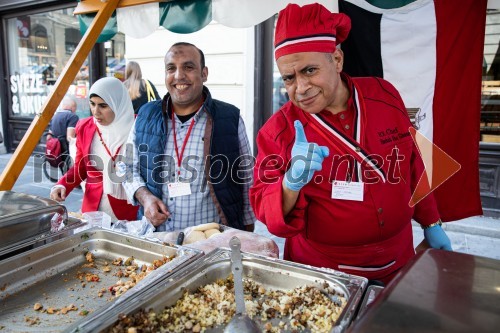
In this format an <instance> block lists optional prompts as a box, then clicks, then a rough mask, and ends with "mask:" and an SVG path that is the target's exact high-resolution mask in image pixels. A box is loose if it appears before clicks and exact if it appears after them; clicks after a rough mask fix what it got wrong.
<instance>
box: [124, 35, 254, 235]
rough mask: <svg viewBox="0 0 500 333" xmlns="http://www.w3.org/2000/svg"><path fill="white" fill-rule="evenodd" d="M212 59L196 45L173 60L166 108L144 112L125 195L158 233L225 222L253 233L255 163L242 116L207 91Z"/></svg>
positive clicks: (184, 47)
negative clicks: (208, 62)
mask: <svg viewBox="0 0 500 333" xmlns="http://www.w3.org/2000/svg"><path fill="white" fill-rule="evenodd" d="M207 77H208V68H207V67H206V66H205V56H204V54H203V52H202V51H201V50H200V49H198V48H197V47H196V46H194V45H192V44H189V43H176V44H174V45H173V46H172V47H171V48H170V49H169V50H168V52H167V54H166V55H165V85H166V87H167V90H168V93H167V94H166V95H165V96H164V98H163V100H159V101H153V102H150V103H147V104H145V105H144V106H142V107H141V108H140V109H139V113H138V116H137V119H136V123H135V126H134V127H133V130H132V132H131V133H130V136H129V140H128V142H129V144H131V146H132V147H133V158H128V159H127V170H132V172H127V176H126V181H125V182H124V187H125V189H126V191H127V196H128V198H129V201H130V202H132V203H134V204H140V205H141V208H140V209H139V216H138V218H139V219H140V218H142V216H146V218H148V220H149V221H150V222H151V223H152V224H153V225H154V226H155V227H156V231H173V230H179V229H184V228H186V227H190V226H194V225H198V224H202V223H208V222H214V221H215V222H218V223H221V224H224V225H228V226H230V227H234V228H238V229H241V230H249V231H253V228H254V221H255V216H254V215H253V212H252V209H251V207H250V202H249V198H248V190H249V188H250V186H251V185H252V183H253V178H252V177H253V175H252V173H253V157H252V154H251V151H250V145H249V142H248V138H247V135H246V131H245V125H244V123H243V119H242V118H241V116H240V111H239V109H238V108H236V107H235V106H233V105H231V104H227V103H224V102H221V101H218V100H215V99H212V96H211V95H210V91H209V90H208V88H207V87H205V86H204V85H203V83H204V82H206V81H207Z"/></svg>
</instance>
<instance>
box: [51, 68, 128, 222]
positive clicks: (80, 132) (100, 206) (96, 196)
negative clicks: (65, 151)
mask: <svg viewBox="0 0 500 333" xmlns="http://www.w3.org/2000/svg"><path fill="white" fill-rule="evenodd" d="M89 96H90V110H91V112H92V115H93V117H89V118H86V119H83V120H80V121H79V122H78V124H77V125H76V148H77V152H76V158H75V163H74V165H73V167H72V168H71V169H69V170H68V172H67V173H66V174H65V175H64V176H63V177H62V178H61V179H60V180H59V182H57V184H56V185H55V186H54V187H53V188H52V190H51V192H50V197H51V199H53V200H57V201H63V200H65V199H66V196H67V195H69V193H70V192H71V191H72V190H73V189H74V188H75V187H77V186H78V185H79V184H80V183H81V182H82V181H84V180H86V184H85V193H84V196H83V203H82V213H85V212H91V211H103V212H105V213H107V214H108V215H110V216H111V219H112V220H113V221H115V220H136V219H137V218H136V216H137V209H138V207H137V206H132V205H130V204H128V203H127V198H126V195H125V190H124V189H123V186H122V184H121V182H122V181H123V179H122V178H123V176H124V175H123V174H121V173H120V172H117V169H118V168H117V164H119V163H120V162H119V161H120V160H121V159H123V156H125V142H126V141H127V137H128V134H129V132H130V130H131V128H132V125H133V123H134V109H133V107H132V101H131V100H130V97H129V94H128V91H127V89H126V88H125V86H124V85H123V83H122V82H121V81H120V80H118V79H116V78H113V77H106V78H102V79H99V80H97V81H96V82H95V83H94V84H93V85H92V87H91V88H90V92H89Z"/></svg>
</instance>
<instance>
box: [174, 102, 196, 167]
mask: <svg viewBox="0 0 500 333" xmlns="http://www.w3.org/2000/svg"><path fill="white" fill-rule="evenodd" d="M193 126H194V117H193V118H192V119H191V124H190V125H189V128H188V131H187V133H186V137H185V138H184V142H183V143H182V148H181V153H180V154H179V147H178V146H177V134H176V133H175V113H174V112H173V110H172V131H173V132H174V147H175V155H176V156H177V166H178V167H179V171H178V174H179V175H180V174H181V162H182V156H183V155H184V150H185V149H186V144H187V142H188V139H189V136H190V135H191V130H192V129H193Z"/></svg>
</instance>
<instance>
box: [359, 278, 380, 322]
mask: <svg viewBox="0 0 500 333" xmlns="http://www.w3.org/2000/svg"><path fill="white" fill-rule="evenodd" d="M383 290H384V287H382V286H376V285H371V286H368V287H367V288H366V291H365V294H364V295H363V300H362V301H361V304H360V306H359V309H358V314H357V315H356V320H358V319H359V318H360V317H362V316H363V314H364V313H365V311H366V310H367V309H368V307H369V306H370V305H371V304H372V303H373V301H375V299H376V298H377V297H378V295H380V293H381V292H382V291H383Z"/></svg>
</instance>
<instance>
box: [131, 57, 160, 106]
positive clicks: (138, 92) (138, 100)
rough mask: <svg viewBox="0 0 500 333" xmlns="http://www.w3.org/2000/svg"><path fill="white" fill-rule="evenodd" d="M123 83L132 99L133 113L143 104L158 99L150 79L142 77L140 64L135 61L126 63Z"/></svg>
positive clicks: (158, 96)
mask: <svg viewBox="0 0 500 333" xmlns="http://www.w3.org/2000/svg"><path fill="white" fill-rule="evenodd" d="M124 84H125V87H127V90H128V94H129V96H130V99H131V100H132V105H133V107H134V114H137V113H138V112H139V109H140V108H141V106H143V105H144V104H146V103H148V102H151V101H155V100H157V99H160V95H159V94H158V91H156V87H155V86H154V85H153V84H152V83H151V81H149V80H145V79H143V78H142V71H141V66H139V64H138V63H137V62H135V61H129V62H128V64H127V68H126V69H125V82H124Z"/></svg>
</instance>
